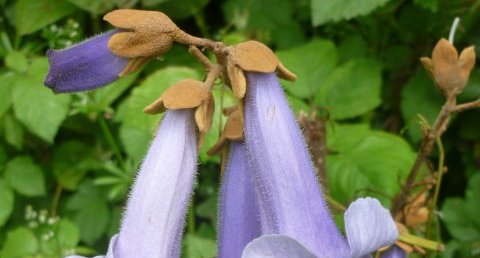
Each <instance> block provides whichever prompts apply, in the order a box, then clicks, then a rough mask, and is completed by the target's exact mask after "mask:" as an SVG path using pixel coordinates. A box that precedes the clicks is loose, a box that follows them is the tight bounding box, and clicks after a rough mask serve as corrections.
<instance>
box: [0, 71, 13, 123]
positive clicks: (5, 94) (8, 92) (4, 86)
mask: <svg viewBox="0 0 480 258" xmlns="http://www.w3.org/2000/svg"><path fill="white" fill-rule="evenodd" d="M16 78H17V77H16V76H15V75H14V74H13V73H11V72H10V73H2V74H0V81H1V82H2V83H1V84H0V118H2V116H3V115H4V114H5V112H7V111H8V109H9V108H10V105H11V104H12V90H13V85H14V83H15V79H16Z"/></svg>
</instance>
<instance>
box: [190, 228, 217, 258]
mask: <svg viewBox="0 0 480 258" xmlns="http://www.w3.org/2000/svg"><path fill="white" fill-rule="evenodd" d="M185 245H186V256H187V257H189V258H213V257H215V256H216V255H217V244H216V243H215V241H214V240H213V239H208V238H201V237H198V236H196V235H192V234H187V236H186V238H185Z"/></svg>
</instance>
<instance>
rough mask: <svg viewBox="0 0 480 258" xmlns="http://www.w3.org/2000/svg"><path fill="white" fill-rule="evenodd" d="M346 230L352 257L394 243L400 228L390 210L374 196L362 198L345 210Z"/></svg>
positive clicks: (360, 255) (366, 253)
mask: <svg viewBox="0 0 480 258" xmlns="http://www.w3.org/2000/svg"><path fill="white" fill-rule="evenodd" d="M345 230H346V232H347V239H348V243H349V245H350V252H351V253H350V254H351V257H352V258H355V257H362V256H364V255H368V254H370V253H371V252H373V251H375V250H377V249H378V248H380V247H384V246H388V245H391V244H393V243H394V242H395V241H396V240H397V238H398V230H397V226H396V225H395V222H394V221H393V219H392V216H391V215H390V212H389V211H388V210H387V209H385V208H383V207H382V205H381V204H380V202H379V201H378V200H377V199H374V198H368V197H367V198H361V199H358V200H356V201H355V202H353V203H352V204H350V206H349V207H348V209H347V211H346V212H345Z"/></svg>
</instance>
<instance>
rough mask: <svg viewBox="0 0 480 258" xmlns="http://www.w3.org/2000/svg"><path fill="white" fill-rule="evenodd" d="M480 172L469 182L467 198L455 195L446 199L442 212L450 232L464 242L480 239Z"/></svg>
mask: <svg viewBox="0 0 480 258" xmlns="http://www.w3.org/2000/svg"><path fill="white" fill-rule="evenodd" d="M479 200H480V173H477V174H476V175H474V176H473V177H472V178H470V180H469V182H468V188H467V190H466V193H465V199H462V198H458V197H454V198H448V199H447V200H445V202H444V203H443V206H442V214H443V220H444V222H445V225H446V226H447V229H448V232H450V234H451V235H452V236H453V237H454V238H455V239H458V240H460V241H462V242H464V243H475V242H476V243H478V242H479V241H480V217H479V216H478V214H480V205H479Z"/></svg>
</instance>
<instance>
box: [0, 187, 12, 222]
mask: <svg viewBox="0 0 480 258" xmlns="http://www.w3.org/2000/svg"><path fill="white" fill-rule="evenodd" d="M13 203H14V195H13V191H12V189H11V188H10V186H9V185H8V184H7V182H5V180H3V179H0V227H1V226H3V225H4V224H5V222H7V220H8V218H9V217H10V214H12V211H13Z"/></svg>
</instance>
